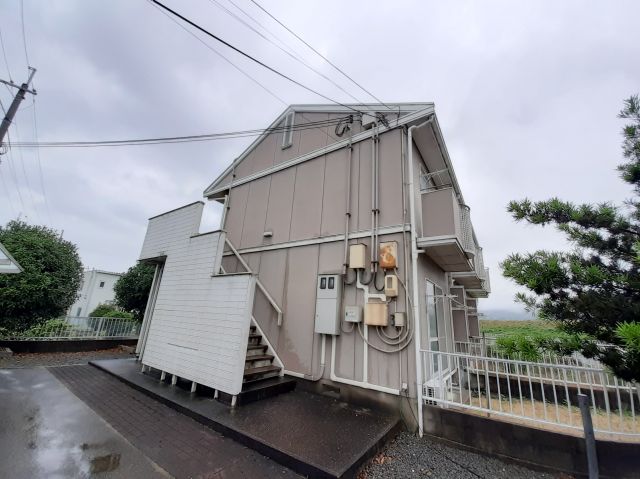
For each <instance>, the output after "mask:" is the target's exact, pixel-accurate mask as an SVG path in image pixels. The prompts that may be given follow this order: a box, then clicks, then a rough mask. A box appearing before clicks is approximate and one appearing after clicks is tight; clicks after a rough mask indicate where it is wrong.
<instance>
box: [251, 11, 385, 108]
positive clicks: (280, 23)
mask: <svg viewBox="0 0 640 479" xmlns="http://www.w3.org/2000/svg"><path fill="white" fill-rule="evenodd" d="M251 3H253V4H254V5H255V6H256V7H258V8H259V9H260V10H262V11H263V12H264V13H266V14H267V15H269V17H271V18H272V19H273V20H275V21H276V22H277V23H278V24H279V25H280V26H281V27H283V28H284V29H285V30H287V31H288V32H289V33H291V35H293V36H294V37H296V38H297V39H298V40H300V41H301V42H302V43H304V44H305V45H306V46H307V47H308V48H310V49H311V50H312V51H313V52H314V53H315V54H316V55H318V56H319V57H320V58H322V59H323V60H324V61H326V62H327V63H328V64H329V65H331V66H332V67H333V68H335V69H336V70H338V71H339V72H340V73H342V74H343V75H344V76H345V77H346V78H348V79H349V80H350V81H351V82H352V83H353V84H354V85H356V86H357V87H358V88H360V89H361V90H362V91H364V92H366V93H367V94H368V95H369V96H370V97H371V98H373V99H375V100H376V101H377V102H378V103H380V104H382V105H383V106H385V107H386V108H388V109H389V110H393V108H391V107H390V106H389V105H387V104H385V103H384V102H383V101H382V100H380V99H379V98H378V97H377V96H375V95H374V94H373V93H371V92H370V91H369V90H367V89H366V88H365V87H363V86H362V85H360V83H358V82H357V81H355V80H354V79H353V78H351V77H350V76H349V75H347V74H346V73H345V72H344V71H343V70H342V69H341V68H340V67H339V66H337V65H336V64H335V63H333V62H332V61H331V60H329V59H328V58H327V57H325V56H324V55H323V54H322V53H320V52H319V51H318V50H316V49H315V48H313V47H312V46H311V45H309V44H308V43H307V42H306V41H305V40H304V39H303V38H302V37H300V35H298V34H297V33H296V32H294V31H293V30H291V29H290V28H289V27H288V26H286V25H285V24H284V23H282V22H281V21H280V20H278V19H277V18H276V17H274V16H273V15H272V14H271V13H269V11H268V10H267V9H265V8H264V7H263V6H262V5H260V4H259V3H258V2H257V1H255V0H251Z"/></svg>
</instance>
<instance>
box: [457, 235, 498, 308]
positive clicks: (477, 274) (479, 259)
mask: <svg viewBox="0 0 640 479" xmlns="http://www.w3.org/2000/svg"><path fill="white" fill-rule="evenodd" d="M473 266H474V268H473V270H472V271H469V272H458V273H453V274H452V275H451V277H452V278H453V279H454V280H455V282H456V284H458V285H460V286H464V289H465V291H466V292H467V294H468V295H469V296H470V297H472V298H486V297H488V296H489V293H490V292H491V282H490V280H489V268H485V267H484V258H483V256H482V248H481V247H479V246H476V252H475V255H474V258H473Z"/></svg>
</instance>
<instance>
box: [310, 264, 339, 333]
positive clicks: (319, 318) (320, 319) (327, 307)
mask: <svg viewBox="0 0 640 479" xmlns="http://www.w3.org/2000/svg"><path fill="white" fill-rule="evenodd" d="M341 298H342V278H341V276H340V275H339V274H321V275H318V285H317V287H316V321H315V326H314V332H316V333H319V334H331V335H338V334H340V300H341Z"/></svg>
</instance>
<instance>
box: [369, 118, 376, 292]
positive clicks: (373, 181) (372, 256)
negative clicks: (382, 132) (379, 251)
mask: <svg viewBox="0 0 640 479" xmlns="http://www.w3.org/2000/svg"><path fill="white" fill-rule="evenodd" d="M372 128H374V132H373V135H371V254H370V258H369V260H370V262H371V273H372V274H373V273H375V271H376V269H375V267H376V251H375V249H376V226H375V225H376V132H375V125H374V126H373V127H372ZM374 281H375V278H374Z"/></svg>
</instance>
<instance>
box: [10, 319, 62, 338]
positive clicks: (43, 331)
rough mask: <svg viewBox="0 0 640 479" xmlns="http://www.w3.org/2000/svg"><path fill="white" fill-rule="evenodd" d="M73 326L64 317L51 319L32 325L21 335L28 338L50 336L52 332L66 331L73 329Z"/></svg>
mask: <svg viewBox="0 0 640 479" xmlns="http://www.w3.org/2000/svg"><path fill="white" fill-rule="evenodd" d="M72 327H73V326H70V325H69V324H67V322H66V321H65V320H64V319H50V320H49V321H45V322H44V323H40V324H37V325H35V326H32V327H30V328H29V329H27V330H26V331H23V332H22V333H21V336H24V337H26V338H37V337H41V336H50V335H51V333H52V332H56V331H66V330H69V329H71V328H72Z"/></svg>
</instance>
